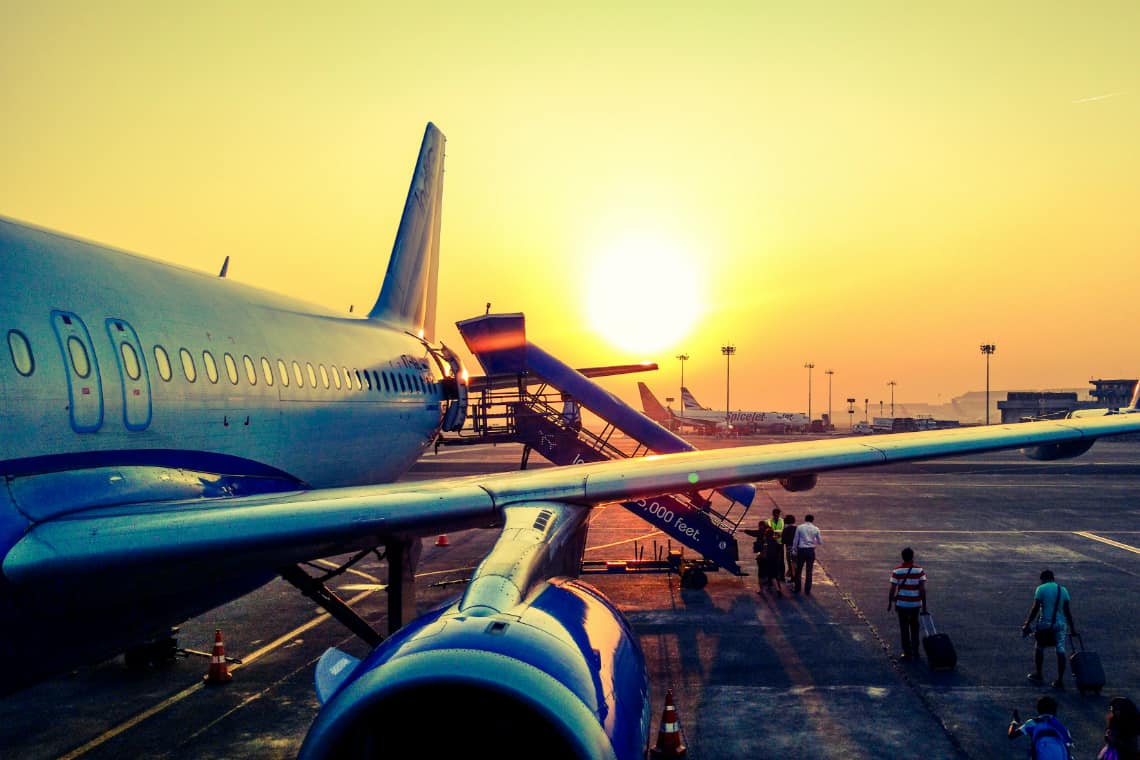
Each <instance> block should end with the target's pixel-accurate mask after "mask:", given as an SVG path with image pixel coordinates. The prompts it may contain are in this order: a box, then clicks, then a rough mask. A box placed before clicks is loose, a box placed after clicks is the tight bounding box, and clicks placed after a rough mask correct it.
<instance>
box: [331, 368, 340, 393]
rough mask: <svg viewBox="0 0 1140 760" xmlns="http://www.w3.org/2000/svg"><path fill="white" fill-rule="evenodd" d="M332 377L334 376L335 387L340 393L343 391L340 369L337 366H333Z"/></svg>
mask: <svg viewBox="0 0 1140 760" xmlns="http://www.w3.org/2000/svg"><path fill="white" fill-rule="evenodd" d="M332 376H333V385H335V386H336V389H337V390H338V391H339V390H340V389H341V382H340V367H338V366H336V365H335V364H333V365H332Z"/></svg>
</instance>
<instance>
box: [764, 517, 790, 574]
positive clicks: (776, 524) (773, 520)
mask: <svg viewBox="0 0 1140 760" xmlns="http://www.w3.org/2000/svg"><path fill="white" fill-rule="evenodd" d="M761 525H762V526H763V525H766V526H768V527H769V528H771V529H772V535H773V536H774V537H775V539H776V544H777V546H776V549H777V551H776V556H775V557H774V558H773V557H769V558H768V559H769V564H770V566H771V567H775V568H778V569H779V573H778V574H777V575H776V576H775V577H776V578H777V579H778V580H780V581H783V579H784V574H785V573H787V570H786V569H785V568H784V547H783V541H784V518H782V517H781V516H780V508H779V507H772V516H771V517H769V518H768V519H767V520H765V521H764V522H763V523H762V524H761Z"/></svg>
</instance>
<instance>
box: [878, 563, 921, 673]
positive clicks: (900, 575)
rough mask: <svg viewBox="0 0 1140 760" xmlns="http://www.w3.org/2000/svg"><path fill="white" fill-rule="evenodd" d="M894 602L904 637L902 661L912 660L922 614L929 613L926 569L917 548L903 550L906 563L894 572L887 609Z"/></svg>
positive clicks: (914, 656)
mask: <svg viewBox="0 0 1140 760" xmlns="http://www.w3.org/2000/svg"><path fill="white" fill-rule="evenodd" d="M891 605H894V608H895V611H896V612H898V613H899V636H900V637H901V639H902V658H901V659H902V660H903V661H904V662H909V661H911V660H914V659H915V658H917V657H918V653H919V649H918V614H919V611H920V610H921V611H922V612H923V613H925V612H926V571H925V570H923V569H922V568H921V567H919V566H918V565H916V564H914V549H911V548H910V547H909V546H908V547H907V548H905V549H903V550H902V564H901V565H898V566H897V567H895V569H894V570H892V571H891V588H890V592H889V595H888V596H887V611H888V612H890V610H891Z"/></svg>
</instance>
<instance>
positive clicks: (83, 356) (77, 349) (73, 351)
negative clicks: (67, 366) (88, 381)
mask: <svg viewBox="0 0 1140 760" xmlns="http://www.w3.org/2000/svg"><path fill="white" fill-rule="evenodd" d="M67 353H68V354H69V355H70V356H71V368H72V369H73V370H75V374H77V375H79V376H80V377H87V376H88V375H90V374H91V361H90V360H89V359H88V358H87V347H86V346H84V345H83V341H81V340H79V338H76V337H75V336H74V335H73V336H71V337H70V338H68V339H67Z"/></svg>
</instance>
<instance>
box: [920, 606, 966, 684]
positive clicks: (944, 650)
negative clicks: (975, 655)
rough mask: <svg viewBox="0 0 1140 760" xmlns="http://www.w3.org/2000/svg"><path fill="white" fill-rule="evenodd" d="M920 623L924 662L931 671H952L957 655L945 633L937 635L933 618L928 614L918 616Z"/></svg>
mask: <svg viewBox="0 0 1140 760" xmlns="http://www.w3.org/2000/svg"><path fill="white" fill-rule="evenodd" d="M919 619H920V620H921V621H922V648H923V651H925V652H926V661H927V662H928V663H929V664H930V669H931V670H953V669H954V668H955V666H957V664H958V653H957V652H955V651H954V643H953V642H952V641H950V637H949V636H947V635H946V634H945V633H939V632H938V630H937V629H936V628H935V627H934V618H933V617H932V616H931V615H930V613H929V612H924V613H922V615H920V616H919Z"/></svg>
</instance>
